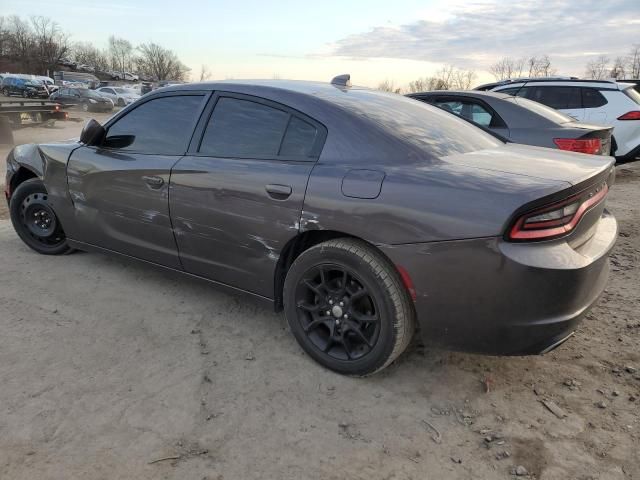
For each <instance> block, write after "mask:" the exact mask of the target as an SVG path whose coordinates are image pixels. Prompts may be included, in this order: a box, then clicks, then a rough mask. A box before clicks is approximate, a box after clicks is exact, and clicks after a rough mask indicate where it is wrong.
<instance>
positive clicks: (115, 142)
mask: <svg viewBox="0 0 640 480" xmlns="http://www.w3.org/2000/svg"><path fill="white" fill-rule="evenodd" d="M135 139H136V136H135V135H112V136H111V137H107V138H105V139H104V141H103V142H102V145H101V146H102V147H104V148H126V147H128V146H129V145H131V144H132V143H133V142H134V140H135Z"/></svg>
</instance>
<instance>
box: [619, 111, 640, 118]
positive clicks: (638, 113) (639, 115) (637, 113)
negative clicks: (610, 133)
mask: <svg viewBox="0 0 640 480" xmlns="http://www.w3.org/2000/svg"><path fill="white" fill-rule="evenodd" d="M618 120H640V111H639V110H634V111H632V112H627V113H625V114H624V115H620V116H619V117H618Z"/></svg>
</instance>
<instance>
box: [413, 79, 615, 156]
mask: <svg viewBox="0 0 640 480" xmlns="http://www.w3.org/2000/svg"><path fill="white" fill-rule="evenodd" d="M407 96H408V97H411V98H415V99H416V100H420V101H423V102H427V103H430V104H432V105H435V106H437V107H440V108H442V109H444V110H446V111H448V112H450V113H454V114H456V115H458V116H460V117H463V118H465V119H467V120H469V121H470V122H473V123H475V124H477V125H479V126H481V127H484V128H488V129H489V130H491V131H493V132H496V133H498V134H500V135H502V136H503V137H505V138H507V139H509V140H510V141H512V142H515V143H523V144H525V145H536V146H539V147H550V148H559V149H560V150H569V151H573V152H580V153H588V154H591V155H609V153H610V151H611V132H612V131H613V127H605V126H602V125H592V124H588V123H582V122H577V121H576V120H574V119H573V118H571V117H570V116H568V115H565V114H563V113H560V112H558V111H557V110H554V109H553V108H550V107H547V106H545V105H542V104H540V103H537V102H533V101H531V100H527V99H526V98H520V97H513V96H511V95H507V94H504V93H493V92H482V91H450V90H446V91H432V92H424V93H412V94H410V95H407Z"/></svg>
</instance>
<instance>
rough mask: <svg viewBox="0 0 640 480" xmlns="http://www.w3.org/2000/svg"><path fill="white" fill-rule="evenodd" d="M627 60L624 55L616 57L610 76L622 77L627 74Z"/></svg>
mask: <svg viewBox="0 0 640 480" xmlns="http://www.w3.org/2000/svg"><path fill="white" fill-rule="evenodd" d="M626 63H627V62H626V60H625V58H624V57H616V59H615V60H614V61H613V66H612V67H611V70H610V72H609V77H611V78H615V79H622V78H624V76H625V68H626Z"/></svg>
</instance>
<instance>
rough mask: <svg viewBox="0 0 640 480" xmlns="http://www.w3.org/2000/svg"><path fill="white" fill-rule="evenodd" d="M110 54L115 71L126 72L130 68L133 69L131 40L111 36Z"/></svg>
mask: <svg viewBox="0 0 640 480" xmlns="http://www.w3.org/2000/svg"><path fill="white" fill-rule="evenodd" d="M109 53H110V54H111V63H112V66H113V68H114V69H115V70H117V71H119V72H125V71H127V70H128V69H129V68H128V67H131V63H132V58H133V45H131V42H130V41H129V40H126V39H124V38H118V37H116V36H114V35H111V36H110V37H109Z"/></svg>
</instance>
